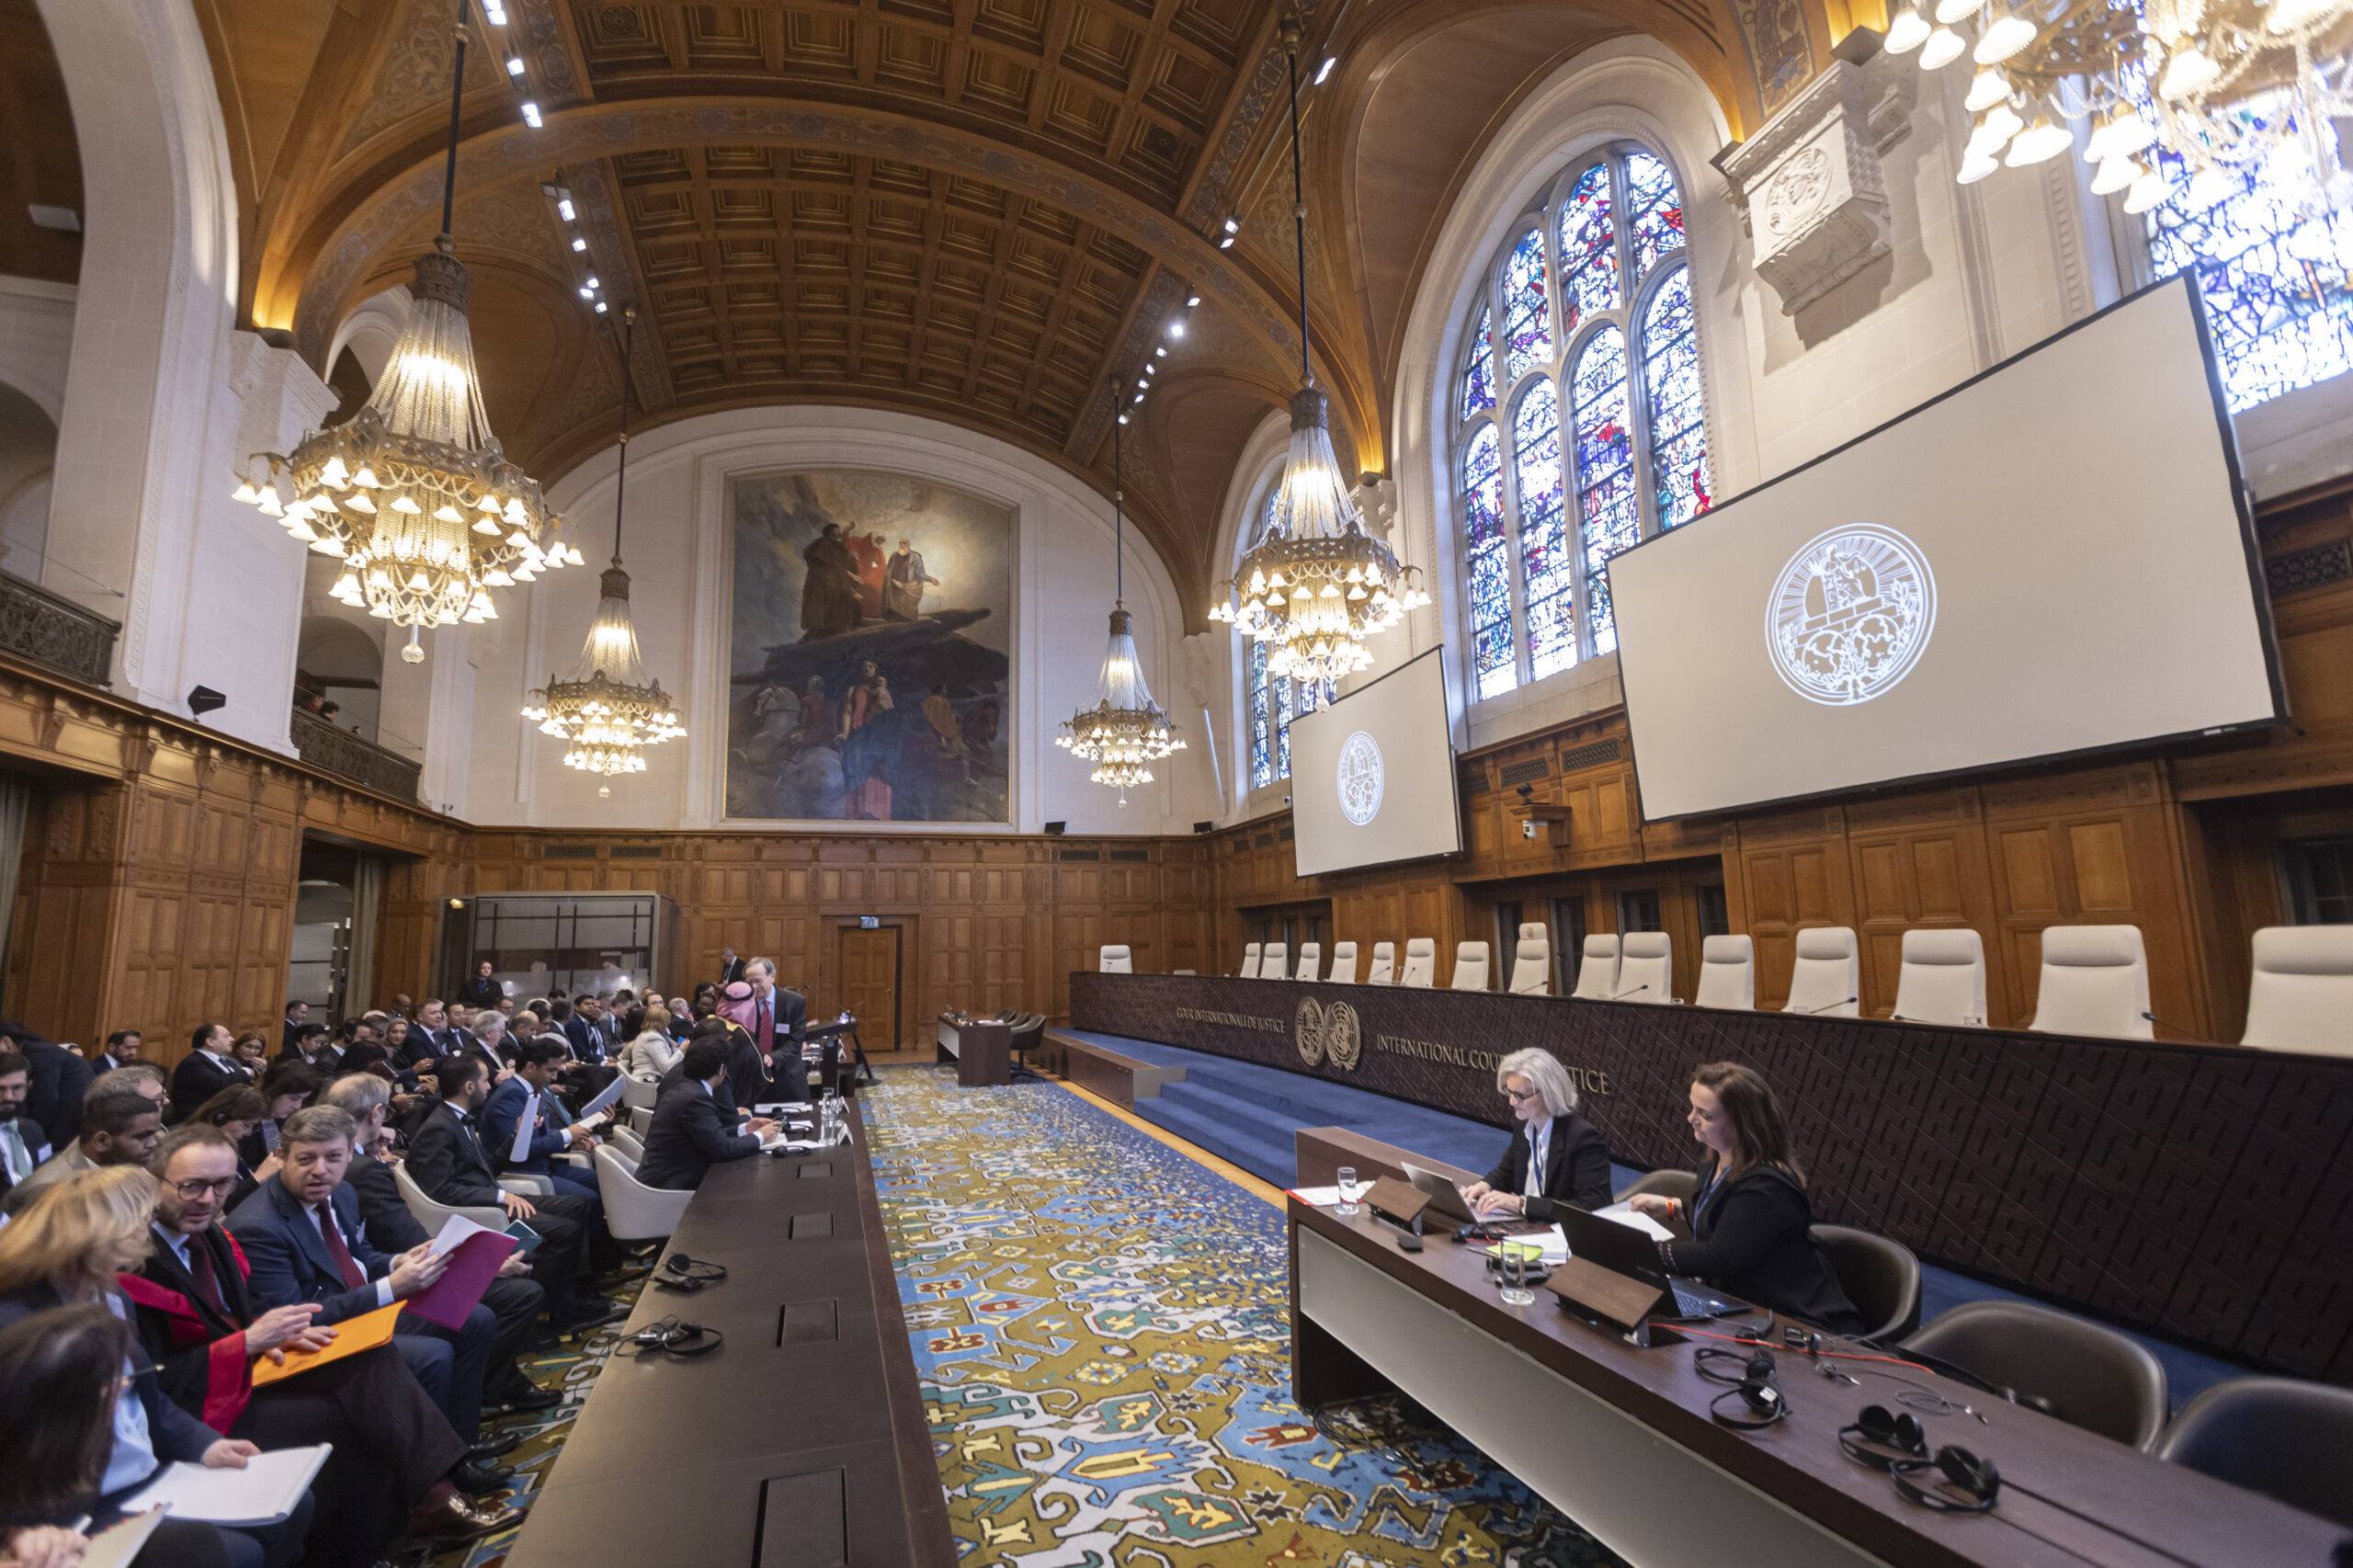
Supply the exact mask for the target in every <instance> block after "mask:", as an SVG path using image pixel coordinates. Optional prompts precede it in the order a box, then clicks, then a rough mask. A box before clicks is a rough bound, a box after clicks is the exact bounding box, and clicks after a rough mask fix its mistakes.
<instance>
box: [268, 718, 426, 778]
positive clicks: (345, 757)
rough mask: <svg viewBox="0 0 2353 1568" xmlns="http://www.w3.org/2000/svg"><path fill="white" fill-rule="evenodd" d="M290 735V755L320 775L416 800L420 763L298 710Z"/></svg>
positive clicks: (422, 766) (420, 771)
mask: <svg viewBox="0 0 2353 1568" xmlns="http://www.w3.org/2000/svg"><path fill="white" fill-rule="evenodd" d="M293 734H294V755H295V756H299V757H301V759H302V760H303V761H304V762H307V763H309V764H310V765H311V766H312V767H315V768H317V769H319V770H320V771H321V772H323V773H332V774H334V775H335V777H336V778H341V779H344V780H345V781H346V782H347V783H352V784H357V785H358V786H359V787H360V788H361V789H363V790H375V791H376V792H377V793H378V794H380V795H390V796H391V797H392V799H394V800H396V801H415V799H416V780H417V775H418V774H420V773H422V772H423V771H424V764H422V763H418V762H413V761H411V760H410V759H409V758H407V757H404V756H401V754H400V753H398V752H396V751H387V750H385V749H384V748H383V747H382V746H380V745H378V744H376V743H375V742H373V741H369V740H362V739H361V738H360V737H359V736H358V735H355V734H353V733H351V732H350V731H349V730H338V729H336V728H335V725H334V724H333V723H331V722H328V721H326V720H324V719H322V718H320V717H319V716H318V715H317V714H315V713H305V712H304V711H302V710H301V709H300V708H297V709H295V710H294V722H293Z"/></svg>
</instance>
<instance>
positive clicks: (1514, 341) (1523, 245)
mask: <svg viewBox="0 0 2353 1568" xmlns="http://www.w3.org/2000/svg"><path fill="white" fill-rule="evenodd" d="M1550 358H1552V295H1551V291H1550V290H1549V288H1548V287H1547V285H1546V283H1545V280H1544V231H1543V230H1541V229H1530V230H1529V231H1528V233H1524V234H1522V235H1520V236H1519V243H1518V244H1516V245H1514V246H1512V247H1511V256H1510V258H1509V259H1508V260H1506V262H1505V263H1504V380H1505V381H1506V382H1507V383H1508V382H1511V381H1518V379H1519V378H1520V376H1521V375H1522V374H1524V373H1525V372H1526V371H1527V370H1528V369H1529V368H1530V367H1532V366H1536V365H1540V364H1542V363H1544V362H1545V361H1546V360H1548V359H1550Z"/></svg>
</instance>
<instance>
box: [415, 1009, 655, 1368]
mask: <svg viewBox="0 0 2353 1568" xmlns="http://www.w3.org/2000/svg"><path fill="white" fill-rule="evenodd" d="M550 1043H551V1045H552V1043H553V1042H552V1041H551V1042H550ZM527 1049H528V1048H527ZM434 1078H435V1081H436V1083H438V1085H439V1086H440V1090H441V1103H440V1104H438V1105H437V1106H435V1107H434V1108H432V1109H431V1110H429V1111H427V1112H426V1115H425V1118H424V1119H423V1120H421V1121H419V1122H418V1123H417V1124H416V1131H415V1132H414V1133H412V1134H410V1136H409V1147H408V1175H409V1179H410V1180H411V1181H414V1182H415V1183H416V1185H417V1186H418V1187H420V1188H422V1189H423V1191H424V1193H425V1195H426V1197H427V1198H430V1199H433V1201H434V1202H436V1203H446V1204H448V1205H449V1207H450V1208H452V1209H472V1208H499V1209H504V1210H506V1216H507V1218H508V1219H510V1220H520V1221H523V1223H525V1224H526V1225H529V1226H530V1227H531V1229H533V1230H534V1231H537V1232H538V1233H540V1235H541V1236H543V1237H544V1238H546V1239H545V1241H544V1243H543V1244H541V1246H540V1250H539V1252H538V1253H537V1254H536V1255H534V1256H533V1258H532V1269H531V1277H532V1278H535V1279H537V1280H538V1281H539V1282H540V1284H541V1285H543V1286H545V1287H546V1289H547V1292H548V1324H549V1326H551V1328H553V1329H554V1330H555V1331H556V1332H557V1333H558V1334H574V1333H577V1332H579V1331H581V1330H583V1329H589V1328H596V1327H599V1326H601V1325H602V1324H608V1323H618V1322H620V1320H621V1319H622V1318H625V1317H627V1316H628V1315H629V1309H628V1308H627V1307H624V1306H622V1305H620V1303H619V1302H617V1301H609V1300H608V1299H607V1298H605V1297H602V1296H597V1295H593V1294H583V1293H582V1292H581V1291H580V1290H579V1288H578V1285H577V1283H576V1282H577V1280H578V1279H579V1278H580V1277H581V1276H583V1275H585V1274H586V1273H588V1272H590V1267H591V1264H592V1262H593V1261H594V1260H595V1259H596V1258H597V1256H598V1255H599V1252H600V1250H601V1247H602V1246H605V1245H609V1244H608V1243H605V1242H604V1241H603V1237H604V1234H605V1222H604V1218H603V1210H602V1208H601V1207H599V1208H598V1209H597V1210H593V1211H592V1210H591V1209H590V1208H589V1205H588V1204H587V1202H586V1201H585V1200H584V1199H580V1198H579V1197H577V1196H575V1195H574V1194H573V1193H571V1192H568V1191H566V1192H557V1193H553V1194H551V1195H549V1196H546V1197H542V1198H525V1197H524V1196H523V1195H522V1194H521V1193H519V1192H508V1191H507V1190H506V1189H505V1188H504V1187H500V1186H499V1185H498V1177H497V1175H496V1171H497V1161H496V1160H495V1158H494V1156H493V1152H492V1151H491V1150H490V1149H489V1148H487V1147H485V1146H484V1142H483V1131H482V1128H481V1117H482V1108H483V1102H484V1101H485V1100H486V1099H488V1098H489V1094H490V1078H489V1075H488V1074H485V1073H483V1070H482V1063H480V1062H476V1061H475V1060H473V1059H472V1057H467V1056H452V1057H445V1058H444V1059H442V1061H440V1062H438V1063H436V1064H435V1067H434ZM509 1082H510V1083H511V1082H513V1080H511V1079H510V1080H509ZM507 1137H508V1139H509V1140H512V1139H513V1137H514V1127H513V1125H512V1124H511V1123H510V1124H509V1126H508V1128H507ZM509 1146H510V1147H511V1142H510V1145H509Z"/></svg>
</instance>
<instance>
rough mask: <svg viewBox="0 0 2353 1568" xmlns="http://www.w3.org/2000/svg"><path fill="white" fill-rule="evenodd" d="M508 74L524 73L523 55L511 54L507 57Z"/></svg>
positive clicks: (517, 74)
mask: <svg viewBox="0 0 2353 1568" xmlns="http://www.w3.org/2000/svg"><path fill="white" fill-rule="evenodd" d="M506 74H508V75H509V76H520V75H521V74H523V57H522V56H521V55H519V54H510V55H508V56H507V57H506Z"/></svg>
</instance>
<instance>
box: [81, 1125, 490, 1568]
mask: <svg viewBox="0 0 2353 1568" xmlns="http://www.w3.org/2000/svg"><path fill="white" fill-rule="evenodd" d="M148 1169H149V1170H151V1171H153V1173H154V1174H155V1176H157V1177H158V1178H160V1179H161V1181H162V1183H163V1190H162V1192H161V1194H160V1195H159V1196H158V1197H157V1199H156V1203H155V1222H154V1226H153V1241H152V1243H151V1244H150V1245H149V1247H148V1252H147V1261H146V1264H145V1265H144V1266H143V1267H142V1268H141V1269H140V1271H139V1272H138V1273H137V1274H136V1275H126V1276H124V1277H123V1281H122V1283H123V1290H124V1293H125V1294H126V1295H128V1296H129V1297H130V1298H131V1302H132V1304H133V1306H134V1307H135V1308H136V1310H137V1323H136V1327H137V1329H138V1331H139V1337H140V1341H141V1343H142V1345H143V1346H145V1347H146V1350H147V1354H148V1356H149V1358H151V1359H152V1360H153V1362H154V1363H155V1370H156V1375H157V1377H158V1378H160V1379H161V1381H162V1383H163V1388H164V1392H165V1395H166V1396H167V1397H169V1398H170V1399H171V1401H172V1402H173V1403H176V1404H177V1405H179V1406H180V1407H181V1408H182V1409H183V1410H186V1411H187V1412H188V1414H189V1415H194V1416H196V1417H198V1418H199V1420H201V1421H203V1422H204V1423H205V1424H206V1425H208V1426H211V1427H212V1428H213V1429H214V1430H215V1431H219V1432H224V1433H229V1434H232V1435H233V1436H235V1437H244V1438H246V1439H249V1440H250V1441H252V1442H254V1443H256V1444H258V1445H259V1446H260V1447H262V1448H263V1449H278V1448H290V1447H298V1446H302V1445H307V1444H313V1443H331V1444H333V1445H334V1446H335V1454H334V1456H333V1457H332V1458H331V1459H330V1460H328V1463H327V1468H326V1469H325V1470H324V1471H322V1472H321V1474H320V1478H319V1483H318V1484H319V1497H318V1507H317V1509H316V1511H315V1513H314V1514H313V1519H314V1521H315V1522H314V1524H313V1528H312V1540H311V1542H310V1546H311V1550H312V1554H313V1557H314V1558H316V1559H319V1560H323V1561H328V1562H372V1561H374V1560H375V1559H376V1558H377V1557H378V1556H380V1555H381V1552H382V1551H383V1549H384V1548H385V1546H386V1545H387V1544H388V1543H389V1542H390V1541H391V1540H392V1539H393V1538H394V1537H395V1536H396V1535H399V1534H402V1533H404V1532H405V1533H406V1534H408V1535H411V1536H413V1537H415V1539H417V1540H430V1541H434V1542H436V1543H449V1542H455V1541H461V1540H475V1539H478V1538H479V1537H482V1536H485V1535H488V1534H490V1533H492V1532H493V1531H494V1530H499V1529H504V1528H509V1527H511V1526H513V1525H514V1524H515V1523H517V1521H518V1520H519V1519H520V1518H521V1515H520V1514H519V1513H518V1512H517V1510H515V1509H513V1508H508V1507H503V1506H499V1505H496V1504H489V1505H477V1504H475V1503H473V1502H472V1501H471V1500H470V1499H469V1498H468V1497H467V1496H466V1495H465V1493H468V1492H486V1491H489V1490H491V1489H492V1488H493V1487H495V1486H499V1485H502V1484H504V1483H506V1481H507V1480H508V1479H509V1478H510V1477H511V1476H512V1475H513V1473H514V1472H513V1471H511V1470H507V1469H505V1468H503V1467H500V1466H497V1465H495V1464H494V1463H493V1462H491V1461H493V1460H495V1459H496V1458H497V1455H498V1452H499V1451H500V1449H499V1447H498V1446H497V1445H485V1446H483V1447H482V1448H479V1449H472V1450H469V1449H468V1448H467V1446H466V1443H465V1441H464V1439H463V1438H461V1437H459V1436H458V1433H457V1430H456V1429H455V1428H454V1427H452V1426H450V1425H449V1420H448V1418H447V1417H446V1416H444V1415H442V1414H441V1411H440V1409H439V1408H438V1406H437V1405H436V1403H435V1402H434V1399H433V1396H432V1395H431V1394H429V1393H427V1392H426V1390H425V1388H424V1386H423V1385H422V1384H421V1383H419V1382H418V1381H417V1380H416V1375H415V1372H414V1371H412V1370H411V1369H410V1368H409V1366H408V1364H407V1363H406V1362H405V1361H404V1360H402V1358H401V1357H400V1353H399V1352H398V1351H396V1350H395V1349H393V1348H392V1346H390V1345H385V1346H379V1347H378V1348H376V1349H373V1350H368V1351H363V1352H361V1353H360V1354H358V1355H356V1356H347V1357H345V1358H342V1359H341V1360H337V1361H330V1362H327V1363H325V1364H324V1365H322V1366H319V1367H315V1368H313V1369H310V1370H309V1371H306V1372H303V1373H302V1374H301V1375H300V1376H299V1377H294V1378H290V1379H288V1380H286V1381H282V1382H274V1383H270V1384H267V1385H266V1386H264V1387H262V1388H258V1389H257V1388H256V1387H254V1383H253V1372H254V1368H255V1367H256V1365H257V1364H258V1363H259V1361H260V1360H261V1358H264V1357H267V1358H269V1359H270V1360H272V1361H273V1362H283V1361H284V1359H285V1357H286V1353H287V1352H288V1351H305V1350H317V1349H321V1348H324V1346H327V1345H329V1344H332V1343H333V1342H334V1340H335V1333H336V1331H335V1329H334V1328H332V1327H329V1326H327V1325H325V1324H321V1323H319V1322H318V1321H317V1319H318V1315H319V1312H320V1310H321V1309H320V1306H319V1303H317V1302H315V1301H298V1302H295V1303H293V1304H291V1305H289V1306H282V1307H272V1308H270V1309H268V1310H267V1311H257V1310H256V1303H255V1301H254V1299H253V1296H252V1293H251V1291H250V1290H248V1288H247V1284H246V1277H247V1275H248V1274H249V1273H250V1272H251V1270H250V1269H249V1267H247V1265H246V1263H245V1256H244V1252H243V1251H242V1250H241V1249H240V1248H239V1247H238V1245H237V1244H236V1242H235V1241H234V1240H233V1238H232V1237H231V1236H230V1234H229V1233H228V1232H227V1231H225V1230H223V1229H222V1226H221V1215H222V1208H223V1207H224V1205H225V1204H226V1203H227V1201H228V1196H229V1193H230V1192H231V1191H232V1190H233V1188H234V1187H235V1186H236V1184H237V1151H236V1148H235V1146H234V1145H233V1144H232V1143H231V1142H229V1139H228V1136H227V1134H225V1133H223V1132H222V1131H221V1130H220V1129H219V1128H217V1127H213V1126H210V1125H209V1124H207V1123H204V1122H191V1123H188V1124H186V1125H184V1126H181V1127H177V1128H175V1129H173V1130H172V1131H170V1132H168V1133H166V1134H165V1136H164V1140H163V1142H161V1143H159V1144H158V1145H157V1146H156V1148H155V1152H154V1154H153V1158H152V1159H151V1160H150V1161H149V1163H148ZM512 1446H513V1443H512V1440H511V1439H510V1440H509V1441H508V1442H507V1444H506V1447H512Z"/></svg>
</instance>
